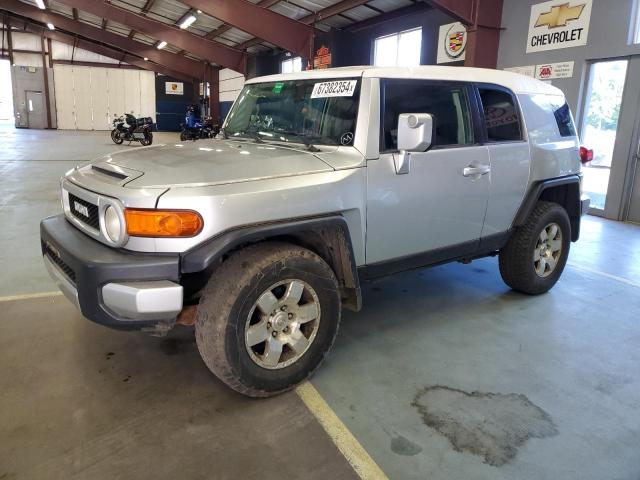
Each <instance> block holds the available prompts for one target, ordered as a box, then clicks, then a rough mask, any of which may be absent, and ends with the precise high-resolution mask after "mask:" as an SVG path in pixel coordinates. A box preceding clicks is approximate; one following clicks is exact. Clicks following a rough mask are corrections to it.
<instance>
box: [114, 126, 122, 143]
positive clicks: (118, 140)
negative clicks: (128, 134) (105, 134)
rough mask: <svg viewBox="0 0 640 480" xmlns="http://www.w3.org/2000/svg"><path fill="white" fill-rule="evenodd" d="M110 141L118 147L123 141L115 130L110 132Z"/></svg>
mask: <svg viewBox="0 0 640 480" xmlns="http://www.w3.org/2000/svg"><path fill="white" fill-rule="evenodd" d="M111 140H113V143H115V144H116V145H120V144H121V143H122V142H123V141H124V140H123V139H122V137H121V136H120V132H119V131H118V129H117V128H114V129H113V130H111Z"/></svg>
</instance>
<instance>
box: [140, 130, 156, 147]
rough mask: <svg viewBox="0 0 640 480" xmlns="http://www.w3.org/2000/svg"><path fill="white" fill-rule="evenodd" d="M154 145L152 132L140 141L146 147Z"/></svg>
mask: <svg viewBox="0 0 640 480" xmlns="http://www.w3.org/2000/svg"><path fill="white" fill-rule="evenodd" d="M152 143H153V133H151V132H147V133H145V135H144V138H141V139H140V144H141V145H144V146H145V147H146V146H148V145H151V144H152Z"/></svg>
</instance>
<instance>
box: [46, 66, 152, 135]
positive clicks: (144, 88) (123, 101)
mask: <svg viewBox="0 0 640 480" xmlns="http://www.w3.org/2000/svg"><path fill="white" fill-rule="evenodd" d="M53 74H54V84H55V89H56V110H57V114H58V128H60V129H70V130H110V129H111V128H112V127H111V121H112V120H113V119H114V118H115V117H117V116H119V115H122V114H123V113H125V112H127V113H128V112H131V111H133V114H134V115H135V116H137V117H152V118H153V119H154V120H155V116H156V111H155V110H156V92H155V77H154V74H153V72H147V71H144V70H132V69H116V68H102V67H81V66H71V65H54V67H53ZM58 92H60V95H58Z"/></svg>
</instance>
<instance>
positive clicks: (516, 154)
mask: <svg viewBox="0 0 640 480" xmlns="http://www.w3.org/2000/svg"><path fill="white" fill-rule="evenodd" d="M477 92H478V101H479V103H480V111H481V112H482V113H483V114H484V118H483V120H482V124H483V128H482V136H483V141H484V142H485V145H486V146H487V148H488V151H489V157H490V160H491V177H490V181H491V183H490V191H489V203H488V206H487V215H486V217H485V221H484V227H483V230H482V237H483V239H490V237H491V236H492V235H500V234H501V233H504V232H506V231H507V230H509V228H510V227H511V223H512V222H513V219H514V217H515V215H516V212H517V210H518V208H519V207H520V205H521V204H522V200H523V198H524V195H525V192H526V188H527V185H528V182H529V175H530V166H531V165H530V163H531V162H530V157H531V153H530V149H529V143H528V142H527V140H526V135H525V131H524V123H523V121H522V114H521V112H520V108H519V104H518V101H517V99H516V97H515V95H514V94H513V93H512V92H511V91H510V90H508V89H506V88H503V87H499V86H497V85H478V90H477ZM551 119H553V117H551ZM546 120H547V122H548V121H549V118H548V116H547V117H546Z"/></svg>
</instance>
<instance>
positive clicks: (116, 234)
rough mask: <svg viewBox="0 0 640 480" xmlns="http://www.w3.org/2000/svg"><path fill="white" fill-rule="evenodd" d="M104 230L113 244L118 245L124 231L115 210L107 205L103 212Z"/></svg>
mask: <svg viewBox="0 0 640 480" xmlns="http://www.w3.org/2000/svg"><path fill="white" fill-rule="evenodd" d="M104 229H105V231H106V234H107V237H109V240H111V241H112V242H113V243H120V241H121V240H122V235H123V233H124V229H123V228H122V223H121V222H120V217H119V216H118V212H116V209H115V208H113V207H112V206H111V205H109V206H108V207H107V208H106V209H105V211H104Z"/></svg>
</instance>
